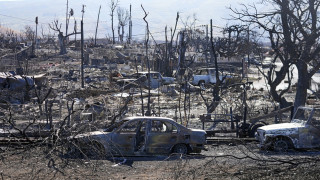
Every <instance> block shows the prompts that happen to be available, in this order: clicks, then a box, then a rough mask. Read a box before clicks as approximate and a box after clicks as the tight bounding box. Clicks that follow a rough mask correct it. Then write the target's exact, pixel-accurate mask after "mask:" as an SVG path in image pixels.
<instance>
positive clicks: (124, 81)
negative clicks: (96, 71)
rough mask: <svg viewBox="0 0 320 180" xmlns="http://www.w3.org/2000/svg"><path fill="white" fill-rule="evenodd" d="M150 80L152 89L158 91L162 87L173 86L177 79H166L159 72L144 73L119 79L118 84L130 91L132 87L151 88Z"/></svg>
mask: <svg viewBox="0 0 320 180" xmlns="http://www.w3.org/2000/svg"><path fill="white" fill-rule="evenodd" d="M148 79H149V80H150V88H151V89H156V88H159V87H160V86H162V85H168V84H173V83H174V81H175V79H174V78H173V77H164V76H162V75H161V74H160V73H159V72H156V71H150V72H147V71H143V72H138V73H134V74H133V75H130V76H128V77H126V78H120V79H117V81H116V82H117V84H118V85H120V86H121V87H123V88H124V89H129V88H131V87H139V86H142V87H145V88H148V87H149V80H148Z"/></svg>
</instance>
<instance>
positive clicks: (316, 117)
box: [308, 109, 320, 148]
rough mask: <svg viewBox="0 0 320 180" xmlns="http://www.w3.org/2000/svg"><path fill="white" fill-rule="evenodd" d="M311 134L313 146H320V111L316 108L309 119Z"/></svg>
mask: <svg viewBox="0 0 320 180" xmlns="http://www.w3.org/2000/svg"><path fill="white" fill-rule="evenodd" d="M309 122H310V123H308V124H309V133H310V134H309V136H310V137H311V146H312V147H313V148H316V147H320V111H319V110H317V109H316V110H314V112H313V113H312V117H311V119H310V120H309Z"/></svg>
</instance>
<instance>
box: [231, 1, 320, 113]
mask: <svg viewBox="0 0 320 180" xmlns="http://www.w3.org/2000/svg"><path fill="white" fill-rule="evenodd" d="M263 3H266V4H267V5H272V7H274V9H272V10H271V11H270V12H268V13H266V12H259V11H258V10H257V8H256V6H255V5H250V6H245V9H244V10H242V11H238V10H236V9H232V11H233V12H234V13H235V15H236V16H235V19H237V20H241V21H243V22H248V23H253V24H256V25H258V26H259V27H260V28H263V29H264V30H265V31H267V32H269V34H271V35H270V40H271V43H272V41H273V42H274V44H273V47H272V49H273V50H274V51H275V54H276V56H277V57H278V58H279V59H280V60H281V62H282V63H283V67H284V68H286V69H284V70H282V71H277V72H275V73H276V75H277V76H279V77H280V76H282V77H285V76H284V75H283V74H285V73H288V67H289V66H290V64H294V65H295V66H296V68H297V70H298V83H297V92H296V97H295V102H294V106H295V108H297V107H298V106H301V105H305V103H306V99H307V89H308V88H309V87H310V81H311V78H312V76H313V75H314V74H315V72H317V70H319V68H320V63H319V62H318V58H319V52H320V45H319V40H320V33H319V32H320V30H319V27H320V23H319V17H318V16H319V15H318V13H317V12H318V11H319V6H320V2H319V1H315V0H302V1H289V0H283V1H278V0H272V1H267V0H264V1H263ZM251 10H253V11H254V12H252V11H251ZM275 99H277V98H275Z"/></svg>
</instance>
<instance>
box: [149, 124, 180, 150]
mask: <svg viewBox="0 0 320 180" xmlns="http://www.w3.org/2000/svg"><path fill="white" fill-rule="evenodd" d="M179 139H180V138H179V130H178V128H177V126H176V125H174V124H173V123H171V122H169V121H165V120H152V121H151V127H150V132H149V135H148V140H147V146H146V149H147V153H150V154H162V153H170V150H171V148H172V147H173V146H174V145H176V144H178V140H179Z"/></svg>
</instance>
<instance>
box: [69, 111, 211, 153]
mask: <svg viewBox="0 0 320 180" xmlns="http://www.w3.org/2000/svg"><path fill="white" fill-rule="evenodd" d="M69 142H71V143H72V144H73V146H72V148H71V152H78V153H79V152H80V153H81V154H83V155H87V156H93V157H96V156H98V157H105V156H132V155H139V156H141V155H152V154H169V153H181V154H187V153H200V152H201V150H202V149H204V145H205V144H206V132H205V131H203V130H197V129H189V128H186V127H184V126H182V125H180V124H178V123H176V122H174V121H173V120H172V119H170V118H164V117H130V118H125V119H123V120H122V121H120V122H119V123H117V124H115V125H114V126H112V127H111V128H108V129H106V130H105V131H103V130H101V131H94V132H88V133H85V134H78V135H75V136H73V137H70V138H69Z"/></svg>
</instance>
